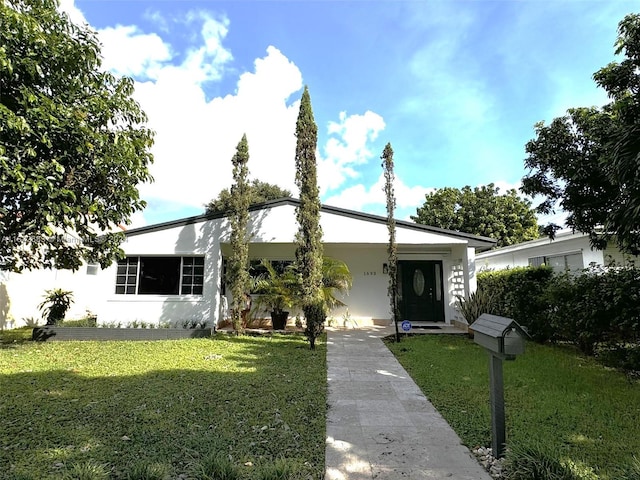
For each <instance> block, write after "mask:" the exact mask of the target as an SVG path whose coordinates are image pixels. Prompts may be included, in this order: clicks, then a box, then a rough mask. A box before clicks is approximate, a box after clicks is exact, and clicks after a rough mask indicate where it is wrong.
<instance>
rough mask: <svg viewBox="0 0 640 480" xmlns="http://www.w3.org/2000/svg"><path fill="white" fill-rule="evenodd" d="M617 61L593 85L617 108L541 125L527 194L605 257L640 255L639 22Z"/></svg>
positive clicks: (619, 45)
mask: <svg viewBox="0 0 640 480" xmlns="http://www.w3.org/2000/svg"><path fill="white" fill-rule="evenodd" d="M615 53H616V54H622V55H624V60H622V61H621V62H619V63H618V62H612V63H610V64H609V65H607V66H605V67H603V68H601V69H600V70H598V71H597V72H596V73H595V74H594V75H593V78H594V80H595V82H596V83H597V84H598V86H600V87H602V88H604V90H605V91H606V92H607V95H608V96H609V98H610V99H611V100H612V101H611V102H610V103H608V104H607V105H605V106H603V107H602V108H572V109H569V110H568V112H567V115H566V116H564V117H560V118H556V119H554V120H553V121H552V122H551V123H550V124H549V125H548V126H546V125H544V123H542V122H540V123H538V124H536V127H535V129H536V138H535V139H533V140H531V141H530V142H529V143H528V144H527V146H526V151H527V154H528V157H527V159H526V160H525V166H526V167H527V168H529V169H530V173H529V174H528V175H527V176H525V177H524V178H523V180H522V191H523V192H524V193H527V194H529V195H542V196H544V197H545V201H544V202H543V203H542V204H541V205H539V206H538V211H540V212H542V213H545V212H550V211H552V210H554V208H556V207H557V206H559V207H561V208H562V209H563V210H564V211H565V212H567V213H568V217H567V225H568V226H570V227H573V228H574V229H576V230H578V231H580V232H584V233H587V234H589V235H590V237H591V242H592V245H593V246H594V247H596V248H599V249H603V248H604V247H605V246H606V245H607V243H608V242H612V241H615V242H616V244H617V245H618V247H619V248H620V249H621V250H623V251H625V252H629V253H634V254H637V253H638V252H640V230H639V229H638V228H637V226H638V224H640V193H639V192H640V169H639V168H638V156H639V155H640V140H638V139H640V91H639V90H638V84H639V83H640V70H639V69H638V66H639V65H640V15H638V14H629V15H627V16H626V17H625V18H624V19H623V20H622V21H621V22H620V24H619V28H618V40H617V42H616V50H615Z"/></svg>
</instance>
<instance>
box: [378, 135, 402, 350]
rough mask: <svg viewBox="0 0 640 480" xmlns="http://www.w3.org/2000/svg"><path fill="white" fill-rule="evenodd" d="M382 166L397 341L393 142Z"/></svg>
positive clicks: (387, 148)
mask: <svg viewBox="0 0 640 480" xmlns="http://www.w3.org/2000/svg"><path fill="white" fill-rule="evenodd" d="M380 158H381V159H382V168H383V170H384V193H385V195H386V196H387V228H388V230H389V245H388V246H387V253H388V254H389V288H388V292H389V303H390V305H391V319H392V320H393V323H395V326H396V342H399V341H400V332H399V331H398V318H399V317H400V312H399V309H398V248H397V246H396V220H395V218H394V212H395V209H396V197H395V191H394V188H393V182H394V180H395V174H394V173H393V149H392V148H391V144H390V143H387V145H386V146H385V147H384V151H383V152H382V156H381V157H380Z"/></svg>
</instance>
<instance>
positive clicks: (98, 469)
mask: <svg viewBox="0 0 640 480" xmlns="http://www.w3.org/2000/svg"><path fill="white" fill-rule="evenodd" d="M62 478H63V480H108V478H109V472H108V469H107V466H106V465H102V464H100V463H97V462H95V461H93V460H88V461H86V462H81V463H74V464H73V465H72V466H71V468H69V469H68V470H67V471H66V472H65V473H64V475H63V476H62Z"/></svg>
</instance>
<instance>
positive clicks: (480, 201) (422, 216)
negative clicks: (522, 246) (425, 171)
mask: <svg viewBox="0 0 640 480" xmlns="http://www.w3.org/2000/svg"><path fill="white" fill-rule="evenodd" d="M499 192H500V189H499V188H497V187H495V186H494V185H493V183H490V184H489V185H486V186H482V187H476V188H474V189H472V188H471V187H470V186H468V185H467V186H466V187H463V188H462V189H458V188H451V187H445V188H441V189H438V190H436V191H435V192H432V193H429V194H427V195H425V199H426V200H425V202H424V205H423V206H422V207H418V209H417V215H415V216H412V217H411V219H412V220H413V221H414V222H417V223H422V224H424V225H431V226H434V227H440V228H446V229H447V230H454V231H458V232H465V233H471V234H474V235H481V236H484V237H490V238H494V239H495V240H497V246H498V247H504V246H507V245H513V244H514V243H520V242H525V241H527V240H533V239H534V238H537V237H538V223H537V219H536V215H535V212H534V210H533V209H532V207H531V202H529V201H528V200H526V199H523V198H520V197H519V196H518V194H517V192H516V191H515V190H513V189H512V190H509V191H507V193H505V194H502V195H501V194H500V193H499Z"/></svg>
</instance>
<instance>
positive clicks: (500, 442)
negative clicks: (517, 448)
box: [469, 313, 529, 458]
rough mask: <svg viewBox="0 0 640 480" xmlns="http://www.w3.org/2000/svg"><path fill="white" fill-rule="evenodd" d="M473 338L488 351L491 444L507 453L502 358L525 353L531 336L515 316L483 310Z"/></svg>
mask: <svg viewBox="0 0 640 480" xmlns="http://www.w3.org/2000/svg"><path fill="white" fill-rule="evenodd" d="M469 328H470V329H471V330H473V339H474V341H475V342H476V343H477V344H479V345H481V346H483V347H484V348H485V349H486V350H487V352H488V353H489V382H490V394H489V397H490V403H491V448H492V450H493V455H494V456H495V457H496V458H501V457H503V456H504V445H505V440H506V438H505V437H506V435H505V419H504V382H503V375H502V361H503V360H515V358H516V355H522V354H523V353H524V341H525V338H527V337H529V335H528V334H527V332H525V331H524V330H523V329H522V327H520V325H518V324H517V323H516V322H515V321H514V320H511V319H510V318H506V317H499V316H497V315H489V314H488V313H483V314H482V315H480V317H478V319H477V320H476V321H475V322H473V324H472V325H470V326H469Z"/></svg>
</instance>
